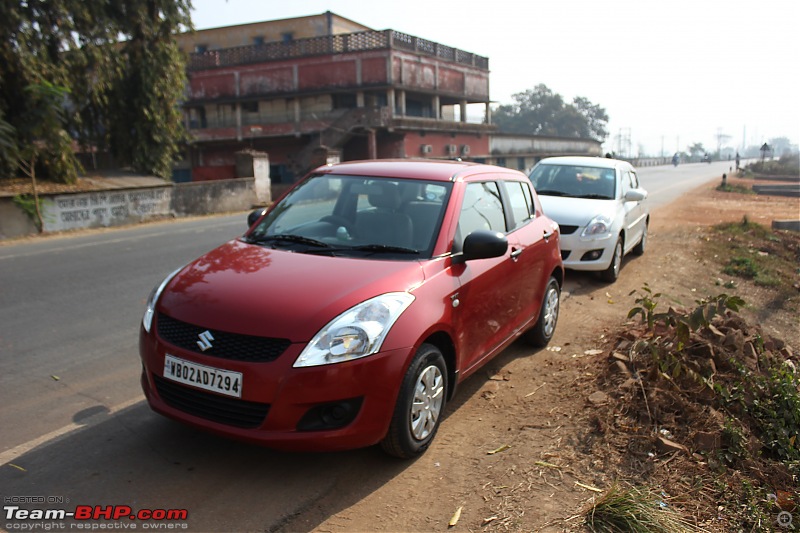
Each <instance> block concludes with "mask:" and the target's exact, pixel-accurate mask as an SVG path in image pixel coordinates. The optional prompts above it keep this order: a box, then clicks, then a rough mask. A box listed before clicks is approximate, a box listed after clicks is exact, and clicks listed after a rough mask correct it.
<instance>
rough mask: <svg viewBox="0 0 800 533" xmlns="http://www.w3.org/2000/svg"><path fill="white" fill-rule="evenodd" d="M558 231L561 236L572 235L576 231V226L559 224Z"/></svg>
mask: <svg viewBox="0 0 800 533" xmlns="http://www.w3.org/2000/svg"><path fill="white" fill-rule="evenodd" d="M558 229H560V230H561V235H572V234H573V233H575V232H576V231H578V226H567V225H566V224H559V225H558Z"/></svg>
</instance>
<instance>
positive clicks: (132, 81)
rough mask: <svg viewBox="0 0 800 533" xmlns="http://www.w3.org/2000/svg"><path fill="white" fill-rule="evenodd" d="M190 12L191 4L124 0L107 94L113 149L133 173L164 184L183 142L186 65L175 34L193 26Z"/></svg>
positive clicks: (177, 0) (185, 1)
mask: <svg viewBox="0 0 800 533" xmlns="http://www.w3.org/2000/svg"><path fill="white" fill-rule="evenodd" d="M190 9H191V2H190V0H135V1H132V0H128V1H127V2H124V6H123V8H122V12H123V13H122V18H123V20H125V22H126V23H125V26H124V29H125V34H126V35H127V37H128V39H127V40H125V41H124V43H123V44H122V49H121V50H122V64H123V68H122V72H123V74H122V75H121V76H120V77H119V78H117V79H116V80H115V83H114V85H113V88H112V90H111V92H110V94H111V97H110V101H111V106H110V108H111V110H112V111H111V113H110V114H109V116H110V117H112V118H113V121H112V122H110V123H109V132H110V137H111V148H112V151H113V152H114V154H115V155H116V156H118V157H119V158H121V159H122V160H123V161H126V162H128V163H129V164H131V165H132V166H133V168H135V169H136V170H138V171H140V172H149V173H153V174H155V175H157V176H161V177H164V178H167V177H169V175H170V173H171V171H172V163H173V162H174V160H175V157H176V155H177V154H178V153H179V150H180V143H181V142H182V141H183V140H184V139H185V132H184V129H183V121H182V115H181V111H180V107H179V102H180V99H181V98H182V96H183V89H184V86H185V83H186V76H185V65H184V59H183V57H182V56H181V53H180V50H179V49H178V45H177V41H176V40H175V37H174V34H175V33H176V32H177V31H179V30H180V29H181V28H183V27H190V26H191V19H190Z"/></svg>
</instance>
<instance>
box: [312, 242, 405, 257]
mask: <svg viewBox="0 0 800 533" xmlns="http://www.w3.org/2000/svg"><path fill="white" fill-rule="evenodd" d="M330 252H374V253H387V254H415V255H419V250H414V249H412V248H404V247H402V246H389V245H388V244H362V245H360V246H343V247H341V248H333V247H331V248H325V249H324V250H306V251H305V253H307V254H316V253H323V254H326V253H330Z"/></svg>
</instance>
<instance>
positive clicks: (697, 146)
mask: <svg viewBox="0 0 800 533" xmlns="http://www.w3.org/2000/svg"><path fill="white" fill-rule="evenodd" d="M686 151H687V152H689V156H691V157H700V156H702V155H703V154H705V153H706V149H705V148H703V143H694V144H691V145H689V146H687V147H686Z"/></svg>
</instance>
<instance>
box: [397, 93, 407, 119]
mask: <svg viewBox="0 0 800 533" xmlns="http://www.w3.org/2000/svg"><path fill="white" fill-rule="evenodd" d="M397 107H398V108H399V111H400V116H401V117H404V116H406V92H405V91H397Z"/></svg>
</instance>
